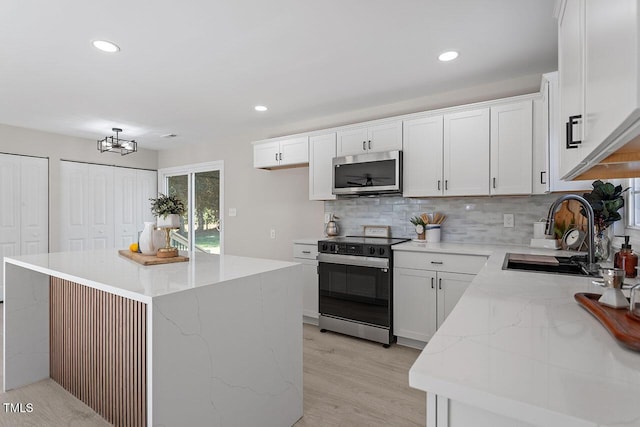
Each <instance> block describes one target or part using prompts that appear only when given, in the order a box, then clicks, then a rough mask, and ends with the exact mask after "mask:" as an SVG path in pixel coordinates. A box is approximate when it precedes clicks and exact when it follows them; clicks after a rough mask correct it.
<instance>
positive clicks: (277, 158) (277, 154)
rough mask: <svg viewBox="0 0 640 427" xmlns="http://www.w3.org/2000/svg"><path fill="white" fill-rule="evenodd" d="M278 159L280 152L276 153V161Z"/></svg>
mask: <svg viewBox="0 0 640 427" xmlns="http://www.w3.org/2000/svg"><path fill="white" fill-rule="evenodd" d="M277 161H278V153H276V162H277Z"/></svg>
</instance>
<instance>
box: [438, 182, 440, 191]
mask: <svg viewBox="0 0 640 427" xmlns="http://www.w3.org/2000/svg"><path fill="white" fill-rule="evenodd" d="M438 191H440V180H438Z"/></svg>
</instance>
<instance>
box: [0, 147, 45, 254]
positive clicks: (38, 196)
mask: <svg viewBox="0 0 640 427" xmlns="http://www.w3.org/2000/svg"><path fill="white" fill-rule="evenodd" d="M19 159H20V194H21V203H20V253H21V254H22V255H30V254H39V253H46V252H48V251H49V160H48V159H42V158H36V157H19ZM2 200H4V199H2Z"/></svg>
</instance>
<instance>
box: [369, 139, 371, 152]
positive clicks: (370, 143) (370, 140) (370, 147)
mask: <svg viewBox="0 0 640 427" xmlns="http://www.w3.org/2000/svg"><path fill="white" fill-rule="evenodd" d="M369 150H371V140H369Z"/></svg>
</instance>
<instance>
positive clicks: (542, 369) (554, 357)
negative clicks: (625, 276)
mask: <svg viewBox="0 0 640 427" xmlns="http://www.w3.org/2000/svg"><path fill="white" fill-rule="evenodd" d="M394 249H396V250H397V249H402V250H405V251H406V250H410V251H424V252H444V253H459V254H478V255H487V254H490V257H489V259H488V261H487V264H486V265H485V267H484V268H483V269H482V270H481V271H480V273H479V274H478V275H477V276H476V277H475V279H474V280H473V281H472V282H471V284H470V286H469V287H468V289H467V290H466V292H465V293H464V294H463V296H462V298H461V299H460V301H459V303H458V304H457V305H456V306H455V308H454V309H453V311H452V312H451V314H450V315H449V317H448V318H447V320H446V321H445V322H444V324H443V325H442V326H441V327H440V329H438V331H437V332H436V334H435V335H434V336H433V338H432V339H431V340H430V341H429V343H428V344H427V346H426V347H425V349H424V350H423V351H422V353H421V355H420V356H419V358H418V359H417V360H416V362H415V364H414V365H413V367H412V368H411V370H410V372H409V384H410V385H411V387H414V388H417V389H420V390H423V391H426V392H427V426H428V427H441V426H448V427H457V426H470V425H473V426H480V427H482V426H491V427H502V426H504V427H507V426H508V427H519V426H545V427H547V426H562V427H569V426H585V427H586V426H639V425H640V406H639V405H638V404H637V398H636V396H637V393H638V390H640V353H637V352H633V351H630V350H628V349H626V348H624V347H622V346H620V345H619V344H618V343H617V342H616V341H615V340H614V339H613V337H611V336H610V335H609V333H608V332H607V331H606V330H605V329H604V328H603V327H602V326H601V325H600V323H599V322H598V321H597V320H596V319H595V318H594V317H593V316H591V314H589V313H588V312H587V311H586V310H584V309H582V308H581V307H580V306H579V305H578V304H577V303H576V302H575V300H574V294H575V293H577V292H592V293H601V291H602V289H601V288H600V287H598V286H595V285H593V284H592V283H591V281H592V279H590V278H585V277H572V276H561V275H553V274H542V273H532V272H519V271H506V270H502V264H503V260H504V257H505V254H506V253H507V252H516V253H534V254H557V255H560V252H559V251H549V250H541V249H530V248H527V247H508V246H501V247H499V246H491V245H478V246H474V245H460V244H446V243H442V244H420V243H412V242H411V243H404V244H401V245H397V246H396V247H395V248H394ZM634 282H635V281H634Z"/></svg>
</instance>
